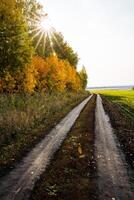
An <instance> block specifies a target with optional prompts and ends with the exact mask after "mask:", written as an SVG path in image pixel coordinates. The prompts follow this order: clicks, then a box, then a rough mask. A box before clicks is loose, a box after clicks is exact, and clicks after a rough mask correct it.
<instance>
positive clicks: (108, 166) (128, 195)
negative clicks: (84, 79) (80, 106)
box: [95, 95, 134, 200]
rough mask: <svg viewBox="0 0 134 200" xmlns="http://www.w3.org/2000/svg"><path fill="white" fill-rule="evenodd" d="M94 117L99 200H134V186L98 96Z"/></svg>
mask: <svg viewBox="0 0 134 200" xmlns="http://www.w3.org/2000/svg"><path fill="white" fill-rule="evenodd" d="M95 115H96V121H95V125H96V126H95V127H96V130H95V133H96V140H95V147H96V152H95V153H96V161H97V167H98V188H99V191H98V192H99V200H134V191H133V189H134V185H133V183H131V182H130V179H129V177H128V172H127V167H126V166H127V163H126V161H125V157H124V155H123V153H122V152H121V150H120V149H119V148H118V147H117V138H116V137H115V135H113V130H112V127H111V124H110V122H109V117H108V116H107V115H106V113H105V111H104V108H103V105H102V100H101V97H100V96H99V95H98V96H97V104H96V113H95ZM133 175H134V174H133Z"/></svg>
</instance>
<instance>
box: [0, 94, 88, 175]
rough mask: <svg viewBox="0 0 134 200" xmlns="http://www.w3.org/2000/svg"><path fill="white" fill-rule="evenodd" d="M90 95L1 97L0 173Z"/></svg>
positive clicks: (13, 95) (16, 95)
mask: <svg viewBox="0 0 134 200" xmlns="http://www.w3.org/2000/svg"><path fill="white" fill-rule="evenodd" d="M88 95H89V93H85V92H83V93H57V94H51V95H50V94H34V95H24V94H22V95H20V94H12V95H0V174H3V173H5V170H4V169H7V168H9V167H11V166H12V164H13V163H15V161H17V160H19V159H20V158H21V157H22V155H24V153H26V152H27V151H29V150H30V149H31V148H32V147H33V146H34V144H36V143H37V142H38V141H39V140H40V139H41V138H42V137H44V136H45V135H46V134H47V133H48V131H49V130H50V128H52V127H53V126H54V125H55V124H56V123H57V122H58V121H59V120H60V119H61V118H62V117H64V116H65V114H67V112H69V111H70V110H71V109H72V108H73V107H74V106H75V105H77V104H78V103H79V102H81V101H82V100H83V99H84V98H85V97H86V96H88Z"/></svg>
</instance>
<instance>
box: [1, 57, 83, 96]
mask: <svg viewBox="0 0 134 200" xmlns="http://www.w3.org/2000/svg"><path fill="white" fill-rule="evenodd" d="M64 90H69V91H79V90H82V84H81V79H80V76H79V74H78V72H77V71H76V69H75V68H74V67H73V66H71V65H70V63H69V62H68V61H67V60H61V59H59V58H58V57H57V56H50V57H47V58H46V59H43V58H41V57H39V56H34V57H33V59H32V61H31V63H30V64H28V65H26V66H25V68H23V70H22V71H16V72H15V73H14V74H12V75H11V74H10V73H9V72H6V73H5V75H4V77H3V78H2V79H1V80H0V91H6V92H26V93H33V92H34V91H50V92H51V91H64Z"/></svg>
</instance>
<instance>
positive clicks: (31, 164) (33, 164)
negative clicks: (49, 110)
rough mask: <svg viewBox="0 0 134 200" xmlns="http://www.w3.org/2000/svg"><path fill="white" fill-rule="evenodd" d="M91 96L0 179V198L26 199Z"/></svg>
mask: <svg viewBox="0 0 134 200" xmlns="http://www.w3.org/2000/svg"><path fill="white" fill-rule="evenodd" d="M91 97H92V96H90V97H88V98H87V99H85V100H84V101H83V102H82V103H81V104H79V105H78V106H77V107H76V108H74V109H73V110H72V111H71V112H70V113H69V114H68V115H67V116H66V117H65V118H64V119H63V120H62V121H61V122H60V123H59V124H58V125H57V126H56V127H55V128H54V129H52V131H51V132H50V133H49V135H48V136H47V137H46V138H45V139H44V140H42V141H41V142H40V143H39V144H38V145H37V146H36V147H35V148H34V149H33V150H32V151H31V152H30V153H29V154H28V155H27V156H26V157H25V158H24V159H23V161H22V162H21V163H20V164H19V165H17V166H16V168H15V169H14V170H13V171H11V172H10V173H9V174H8V175H7V176H5V177H2V178H1V179H0V200H22V199H23V200H26V199H28V197H29V195H30V191H31V190H32V188H33V186H34V183H35V182H36V180H37V179H38V178H39V176H40V175H41V174H42V172H43V171H45V168H46V166H47V165H48V163H49V162H50V159H51V158H52V156H53V154H54V152H55V151H56V150H57V149H58V148H59V146H60V145H61V143H62V141H63V140H64V139H65V137H66V135H67V133H68V132H69V130H70V129H71V127H72V125H73V124H74V122H75V121H76V119H77V118H78V116H79V114H80V112H81V110H82V109H83V108H84V106H85V105H86V104H87V102H88V101H89V100H90V99H91Z"/></svg>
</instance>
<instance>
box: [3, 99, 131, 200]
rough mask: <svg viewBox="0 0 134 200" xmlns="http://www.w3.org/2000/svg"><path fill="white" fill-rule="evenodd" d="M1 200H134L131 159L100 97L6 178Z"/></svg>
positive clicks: (75, 112)
mask: <svg viewBox="0 0 134 200" xmlns="http://www.w3.org/2000/svg"><path fill="white" fill-rule="evenodd" d="M84 107H85V108H84ZM83 108H84V110H83ZM80 113H81V114H80ZM79 114H80V116H79ZM72 126H73V128H72ZM70 129H71V131H70ZM63 141H64V142H63ZM61 144H62V145H61ZM60 146H61V147H60ZM59 147H60V148H59ZM58 149H59V150H58ZM57 150H58V151H57ZM56 151H57V153H56V154H55V156H54V157H53V155H54V153H55V152H56ZM52 158H53V159H52ZM50 161H51V162H50ZM48 164H49V165H48ZM46 167H47V168H46ZM40 175H41V178H40ZM35 183H36V184H35ZM34 184H35V187H34ZM33 187H34V191H33V193H32V195H31V196H30V193H31V190H32V189H33ZM0 199H1V200H27V199H30V200H37V199H38V200H44V199H45V200H49V199H51V200H75V199H77V200H89V199H90V200H133V199H134V171H133V170H132V169H131V167H130V166H129V164H128V163H127V162H126V158H125V155H124V154H123V152H122V150H121V148H120V145H119V141H118V138H117V137H116V135H115V134H114V130H113V128H112V125H111V123H110V120H109V117H108V116H107V115H106V112H105V111H104V107H103V104H102V100H101V98H100V96H99V95H98V96H97V100H96V96H95V95H94V96H90V97H89V98H87V99H86V100H84V101H83V102H82V103H81V104H80V105H78V106H77V107H76V108H75V109H73V110H72V111H71V112H70V113H69V114H68V115H67V116H66V117H65V118H64V119H63V120H62V121H61V122H60V123H59V124H58V125H57V126H56V127H55V128H54V129H53V130H52V131H51V132H50V134H49V135H48V136H47V137H46V138H45V139H44V140H42V141H41V142H40V143H39V144H38V145H37V146H36V147H35V148H34V149H33V150H32V151H31V152H30V153H29V154H28V156H27V157H25V158H24V159H23V160H22V162H21V163H20V164H19V165H18V166H16V168H15V169H14V170H13V171H11V172H10V173H9V174H8V175H6V176H4V177H2V178H1V179H0Z"/></svg>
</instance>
